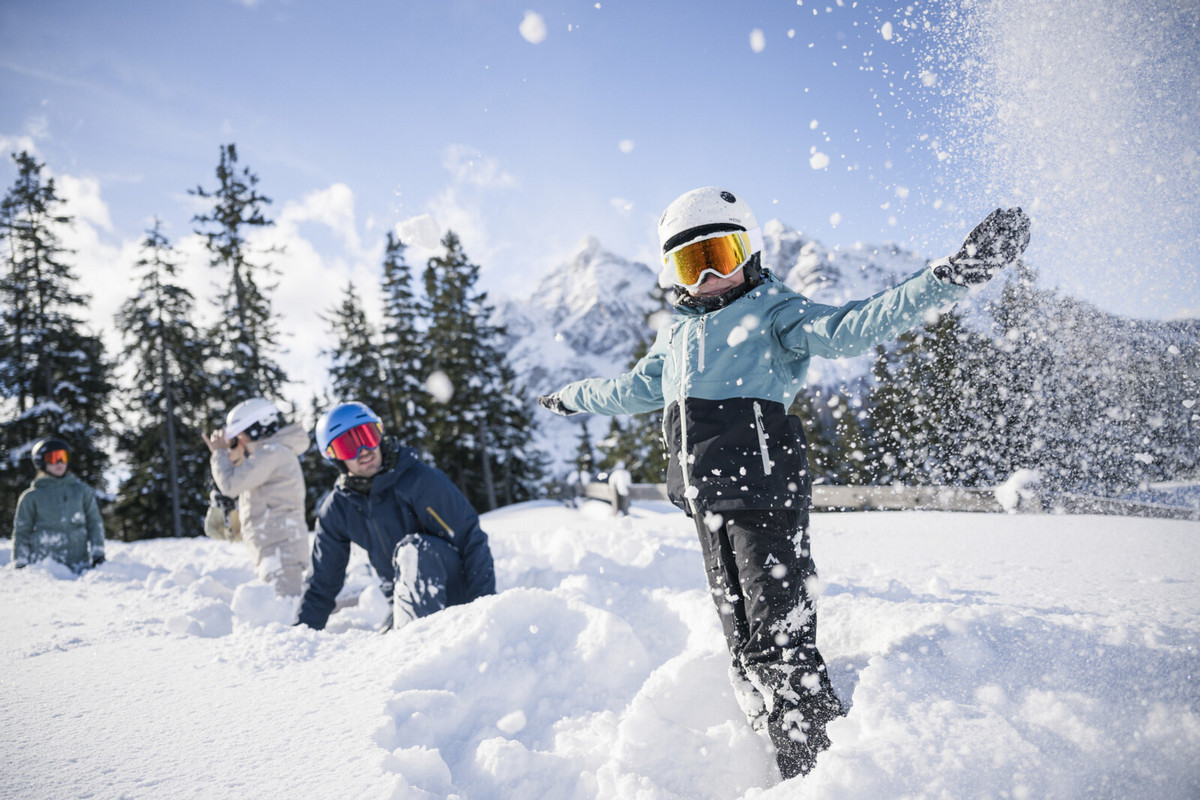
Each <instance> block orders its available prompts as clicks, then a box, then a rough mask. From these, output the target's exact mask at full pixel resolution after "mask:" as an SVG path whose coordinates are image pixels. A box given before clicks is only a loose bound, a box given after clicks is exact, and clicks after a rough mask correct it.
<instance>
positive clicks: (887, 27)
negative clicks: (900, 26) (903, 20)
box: [879, 22, 892, 42]
mask: <svg viewBox="0 0 1200 800" xmlns="http://www.w3.org/2000/svg"><path fill="white" fill-rule="evenodd" d="M879 32H880V33H882V34H883V40H884V41H885V42H890V41H891V40H892V23H890V22H885V23H883V27H882V28H880V29H879Z"/></svg>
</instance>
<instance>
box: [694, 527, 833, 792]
mask: <svg viewBox="0 0 1200 800" xmlns="http://www.w3.org/2000/svg"><path fill="white" fill-rule="evenodd" d="M695 519H696V531H697V533H698V534H699V536H700V545H701V549H702V550H703V553H704V566H705V571H706V572H707V575H708V586H709V590H710V591H711V592H712V596H713V601H714V602H715V603H716V605H717V611H718V613H719V614H720V617H721V626H722V628H723V629H724V632H725V641H726V643H727V644H728V645H729V653H730V655H731V656H732V658H733V671H734V673H735V681H736V679H737V677H744V678H747V679H749V683H750V684H751V685H753V687H754V688H755V689H756V690H757V691H758V692H759V693H760V694H761V695H762V700H763V703H764V705H765V713H766V729H767V732H768V734H769V735H770V737H771V741H772V743H774V745H775V749H776V760H777V762H778V763H779V769H780V772H781V774H782V775H783V777H784V778H790V777H792V776H794V775H798V774H802V773H806V772H808V771H809V770H810V769H812V766H813V763H814V762H815V760H816V756H817V753H818V752H820V751H821V750H824V749H825V748H827V747H828V746H829V739H828V737H827V736H826V735H825V725H826V724H827V723H828V722H829V721H830V720H832V719H834V718H835V717H837V716H840V715H841V714H843V713H844V712H843V710H842V705H841V703H840V702H839V701H838V698H837V695H836V694H834V691H833V686H832V685H831V684H830V682H829V675H828V673H827V671H826V669H825V662H824V660H823V659H822V658H821V654H820V652H818V650H817V612H816V606H815V604H814V602H813V599H812V598H811V597H810V596H809V593H808V588H809V587H808V583H809V580H810V579H812V578H814V577H815V576H816V567H815V565H814V564H813V560H812V556H811V553H810V552H809V544H808V530H807V524H806V523H807V514H802V513H801V512H798V511H792V510H782V509H775V510H769V509H745V510H737V511H728V512H724V513H723V514H721V515H714V514H702V515H697V516H696V518H695ZM753 722H754V720H752V723H753Z"/></svg>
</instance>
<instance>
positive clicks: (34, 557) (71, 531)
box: [13, 436, 104, 572]
mask: <svg viewBox="0 0 1200 800" xmlns="http://www.w3.org/2000/svg"><path fill="white" fill-rule="evenodd" d="M31 455H32V458H33V466H34V468H36V469H37V477H35V478H34V479H33V484H32V485H31V486H30V487H29V488H28V489H26V490H25V491H24V492H23V493H22V494H21V497H20V499H19V500H17V513H16V517H15V518H14V519H13V566H14V567H16V568H17V569H20V568H21V567H25V566H28V565H29V564H32V563H34V562H36V561H41V560H42V559H45V558H50V559H53V560H55V561H58V562H60V563H62V564H65V565H67V566H68V567H70V568H71V569H72V570H74V571H75V572H83V571H84V570H85V569H89V568H90V567H96V566H99V565H100V564H101V563H103V562H104V524H103V522H101V519H100V508H99V506H98V505H97V504H96V493H95V492H94V491H92V489H91V487H89V486H88V485H87V484H85V483H84V482H83V481H81V480H79V478H77V477H76V476H75V475H74V474H72V473H71V472H70V471H69V470H70V463H69V462H70V459H71V448H70V446H69V445H68V444H67V443H66V442H65V441H63V440H62V439H59V438H58V437H56V436H48V437H46V438H44V439H40V440H38V441H37V442H36V443H35V444H34V446H33V451H32V454H31Z"/></svg>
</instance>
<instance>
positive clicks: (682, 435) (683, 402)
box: [663, 319, 704, 516]
mask: <svg viewBox="0 0 1200 800" xmlns="http://www.w3.org/2000/svg"><path fill="white" fill-rule="evenodd" d="M700 322H701V325H703V322H704V320H703V319H701V320H700ZM687 327H688V325H687V323H686V322H685V323H683V325H681V326H680V333H682V334H683V335H682V336H680V337H679V472H680V475H681V477H682V478H683V496H684V499H685V500H687V504H688V506H690V507H691V509H692V516H695V515H696V514H698V513H700V508H699V506H697V504H696V498H694V497H692V496H691V494H692V491H691V489H692V482H691V481H690V480H689V479H688V427H687V390H688V370H687ZM701 333H703V328H701ZM700 352H701V354H702V355H701V359H703V352H704V339H703V336H701V339H700ZM666 424H667V417H666V415H665V414H664V415H663V428H664V430H663V433H664V435H665V434H666ZM667 439H668V441H669V440H670V437H667Z"/></svg>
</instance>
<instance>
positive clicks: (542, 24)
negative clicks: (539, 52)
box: [519, 11, 546, 44]
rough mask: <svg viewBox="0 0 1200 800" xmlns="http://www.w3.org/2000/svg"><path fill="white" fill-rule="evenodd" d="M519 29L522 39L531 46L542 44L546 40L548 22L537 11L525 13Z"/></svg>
mask: <svg viewBox="0 0 1200 800" xmlns="http://www.w3.org/2000/svg"><path fill="white" fill-rule="evenodd" d="M519 29H520V31H521V36H522V38H524V39H525V41H527V42H529V43H530V44H540V43H541V42H542V41H543V40H544V39H545V38H546V21H545V20H544V19H542V15H541V14H538V13H537V12H536V11H526V12H525V19H523V20H521V25H520V28H519Z"/></svg>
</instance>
